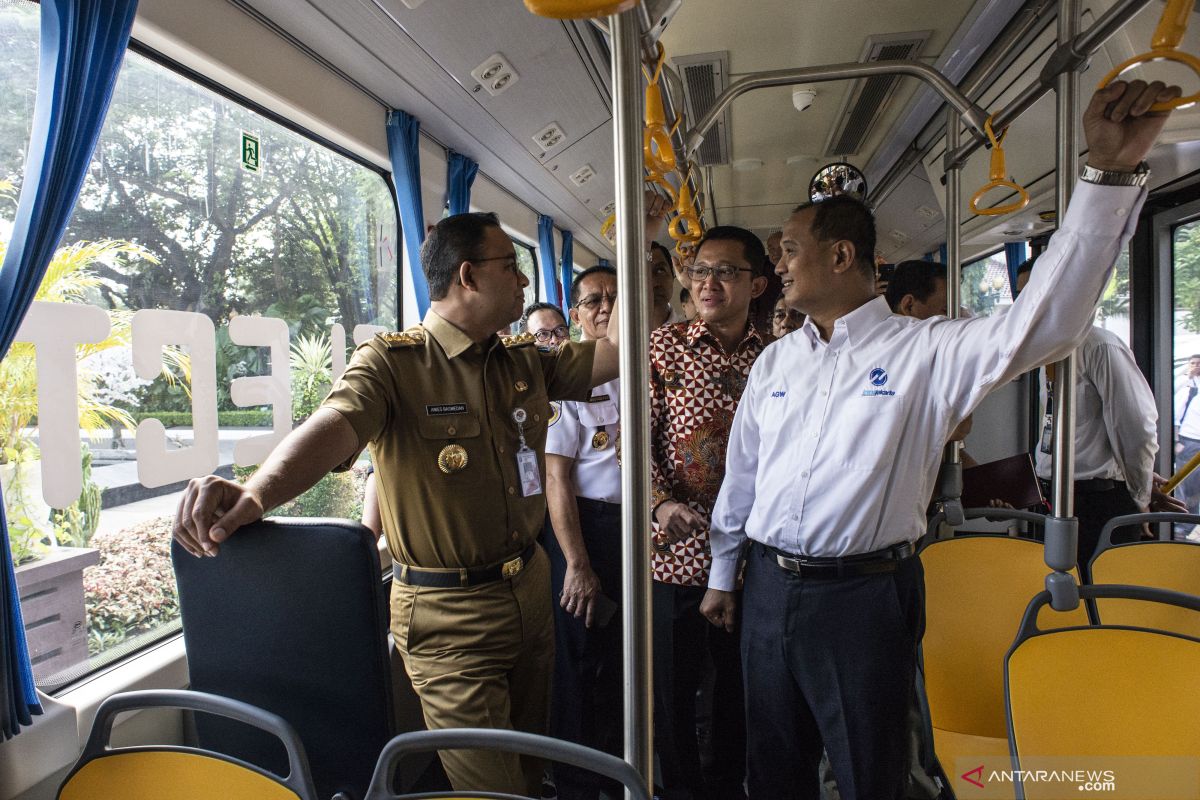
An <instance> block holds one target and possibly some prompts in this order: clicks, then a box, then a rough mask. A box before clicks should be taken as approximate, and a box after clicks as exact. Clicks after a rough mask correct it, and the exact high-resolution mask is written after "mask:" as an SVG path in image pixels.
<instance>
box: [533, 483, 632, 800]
mask: <svg viewBox="0 0 1200 800" xmlns="http://www.w3.org/2000/svg"><path fill="white" fill-rule="evenodd" d="M576 501H577V503H578V506H579V527H580V530H581V531H582V533H583V544H584V547H586V549H587V553H588V560H589V561H590V562H591V565H592V570H593V571H594V572H595V573H596V576H597V577H598V578H599V579H600V591H601V592H603V593H604V594H605V595H606V596H607V597H608V598H609V599H611V600H613V601H614V602H616V603H617V605H618V609H617V611H616V612H615V613H614V614H613V616H612V618H611V619H610V620H609V622H608V624H607V625H604V626H600V625H597V624H596V623H595V622H593V624H592V627H591V628H588V627H587V626H586V625H585V624H584V621H583V619H576V618H575V615H573V614H570V613H568V612H567V611H566V610H565V609H564V608H563V607H562V605H561V604H560V602H559V601H560V599H561V595H562V589H563V580H564V579H565V577H566V573H567V561H566V557H565V556H564V555H563V552H562V549H561V548H560V547H559V546H558V540H557V539H555V538H554V532H553V530H552V529H551V528H550V523H549V520H547V523H546V530H545V532H544V537H543V538H544V544H545V547H546V552H547V553H548V554H549V555H550V585H551V589H552V591H553V598H554V600H553V602H554V640H555V642H554V644H555V650H554V693H553V695H552V703H551V710H550V732H551V735H552V736H554V737H555V738H556V739H564V740H566V741H568V742H576V743H578V744H582V745H586V746H587V747H591V748H594V749H596V750H602V751H604V752H606V753H610V754H611V755H614V756H617V757H618V758H623V757H624V755H625V752H624V746H623V744H622V741H623V737H622V714H623V709H624V704H623V699H622V695H621V684H622V682H621V672H622V669H621V662H622V659H623V650H622V641H621V611H620V608H619V606H620V603H621V506H619V505H616V504H613V503H604V502H601V501H599V500H589V499H588V498H586V497H578V498H576ZM554 783H555V786H556V787H557V788H558V797H559V800H595V798H597V797H599V792H600V789H601V788H604V789H605V790H606V792H607V793H608V794H610V795H612V796H613V797H619V796H620V794H621V792H620V786H619V784H616V783H613V782H607V781H604V780H603V779H601V778H599V776H597V775H596V774H595V773H592V772H588V771H586V770H581V769H579V768H577V767H572V766H570V765H569V764H555V765H554Z"/></svg>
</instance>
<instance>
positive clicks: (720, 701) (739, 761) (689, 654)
mask: <svg viewBox="0 0 1200 800" xmlns="http://www.w3.org/2000/svg"><path fill="white" fill-rule="evenodd" d="M704 592H705V589H704V587H703V586H678V585H675V584H670V583H659V582H658V581H655V582H654V588H653V604H654V744H655V749H656V750H657V752H658V759H659V763H660V765H661V767H662V783H663V788H664V790H665V792H666V794H665V797H667V798H671V800H675V798H679V799H680V800H735V799H740V798H744V797H745V792H744V790H743V788H742V784H743V782H744V781H745V777H746V710H745V703H744V700H743V688H742V663H741V658H740V654H739V639H740V634H739V633H738V632H735V633H728V632H726V631H724V630H722V629H719V628H716V627H714V626H713V625H711V624H709V622H708V620H706V619H705V618H704V617H702V616H700V601H701V600H702V599H704ZM739 628H740V626H739ZM710 661H711V663H712V666H713V669H714V671H715V682H714V684H713V691H712V729H711V730H712V735H711V737H710V741H711V743H712V758H711V763H710V766H709V768H708V769H707V770H705V769H704V768H703V767H702V761H701V758H700V744H699V741H698V739H697V736H696V717H697V715H696V693H697V692H698V691H699V689H700V684H701V683H702V682H703V680H704V678H705V672H706V667H707V665H708V663H709V662H710Z"/></svg>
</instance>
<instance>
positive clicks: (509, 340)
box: [500, 333, 537, 347]
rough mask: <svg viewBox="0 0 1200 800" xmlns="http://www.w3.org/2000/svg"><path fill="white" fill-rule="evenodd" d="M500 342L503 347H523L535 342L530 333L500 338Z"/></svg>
mask: <svg viewBox="0 0 1200 800" xmlns="http://www.w3.org/2000/svg"><path fill="white" fill-rule="evenodd" d="M500 341H501V342H502V343H503V344H504V346H505V347H524V346H525V345H527V344H533V343H534V342H536V341H537V339H535V338H534V336H533V334H532V333H518V334H515V335H513V336H501V337H500Z"/></svg>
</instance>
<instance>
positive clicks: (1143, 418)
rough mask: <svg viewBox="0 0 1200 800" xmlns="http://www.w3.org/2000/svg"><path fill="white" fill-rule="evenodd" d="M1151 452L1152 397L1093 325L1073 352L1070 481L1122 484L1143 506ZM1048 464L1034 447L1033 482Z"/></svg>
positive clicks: (1115, 345) (1123, 351) (1154, 442)
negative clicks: (1100, 480)
mask: <svg viewBox="0 0 1200 800" xmlns="http://www.w3.org/2000/svg"><path fill="white" fill-rule="evenodd" d="M1040 372H1041V374H1040V376H1039V377H1040V378H1041V380H1040V383H1041V396H1042V408H1043V409H1044V410H1045V413H1050V412H1049V409H1047V408H1046V403H1047V400H1046V380H1045V370H1041V371H1040ZM1197 410H1200V409H1197ZM1157 453H1158V411H1157V409H1156V408H1155V405H1154V393H1153V392H1151V391H1150V387H1149V386H1148V385H1147V384H1146V379H1145V378H1144V377H1143V376H1142V373H1141V371H1140V370H1139V369H1138V367H1137V362H1136V361H1134V359H1133V353H1132V352H1131V351H1130V349H1129V348H1128V347H1127V346H1126V345H1125V343H1124V342H1122V341H1121V340H1120V339H1119V338H1117V335H1116V334H1114V333H1112V332H1110V331H1106V330H1104V329H1102V328H1095V327H1093V328H1092V329H1091V330H1090V331H1089V332H1088V335H1087V338H1085V339H1084V340H1083V344H1081V345H1080V346H1079V349H1078V350H1077V351H1075V480H1079V481H1085V480H1088V479H1089V478H1110V479H1112V480H1116V481H1125V485H1126V487H1127V488H1128V489H1129V494H1130V496H1132V497H1133V501H1134V502H1135V503H1137V504H1138V505H1139V506H1145V505H1147V504H1148V503H1149V502H1150V485H1151V481H1152V479H1153V472H1154V456H1155V455H1156V454H1157ZM1053 460H1054V457H1053V456H1052V455H1050V454H1049V453H1046V452H1043V450H1042V447H1041V446H1040V444H1039V446H1038V448H1037V474H1038V477H1039V478H1045V479H1047V480H1049V479H1050V471H1051V462H1052V461H1053Z"/></svg>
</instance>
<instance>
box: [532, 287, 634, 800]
mask: <svg viewBox="0 0 1200 800" xmlns="http://www.w3.org/2000/svg"><path fill="white" fill-rule="evenodd" d="M616 301H617V273H616V270H614V269H613V268H612V267H606V266H596V267H592V268H590V269H587V270H584V271H583V272H581V273H579V274H578V275H576V276H575V280H574V282H573V283H572V284H571V321H572V322H574V323H575V324H576V325H578V326H579V330H580V341H584V342H590V341H595V340H597V339H603V338H604V337H605V336H607V335H608V325H609V318H610V316H611V314H612V309H613V306H614V305H615V304H616ZM620 391H621V390H620V380H619V379H614V380H611V381H609V382H608V383H605V384H602V385H600V386H597V387H595V388H594V389H592V393H591V395H590V396H589V397H588V399H587V400H586V401H583V402H580V401H574V400H564V401H563V402H561V403H551V407H552V408H553V409H554V410H553V411H552V412H551V416H550V427H549V429H548V430H547V431H546V505H547V507H548V508H549V511H550V525H549V527H548V529H547V531H546V533H545V536H544V538H543V541H544V542H545V544H546V551H547V552H548V553H549V555H550V585H551V591H552V592H553V595H554V598H555V600H556V603H555V606H554V622H555V625H554V628H555V642H556V647H555V657H554V697H553V701H552V702H551V704H550V710H551V716H550V731H551V735H552V736H554V737H555V738H558V739H564V740H566V741H570V742H577V743H579V744H583V745H586V746H588V747H592V748H596V749H598V750H604V751H607V752H609V753H611V754H613V755H616V756H620V755H621V754H622V753H623V748H622V746H621V657H622V643H621V622H620V619H619V618H617V612H618V611H619V610H620V605H619V600H620V598H621V537H620V533H621V505H620V503H621V472H620V468H619V466H618V463H617V447H618V445H619V435H620V427H619V426H620V416H619V406H618V398H619V397H620ZM554 778H555V785H556V787H557V789H558V797H559V800H598V798H599V796H600V790H601V789H602V788H604V787H603V786H602V785H601V783H600V782H599V780H598V778H597V777H596V775H595V774H594V773H592V772H591V771H590V770H580V769H577V768H573V767H571V766H569V765H566V764H556V765H555V767H554ZM619 788H620V787H619V786H616V787H612V788H611V789H609V794H613V795H615V794H617V793H618V791H617V790H619Z"/></svg>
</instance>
